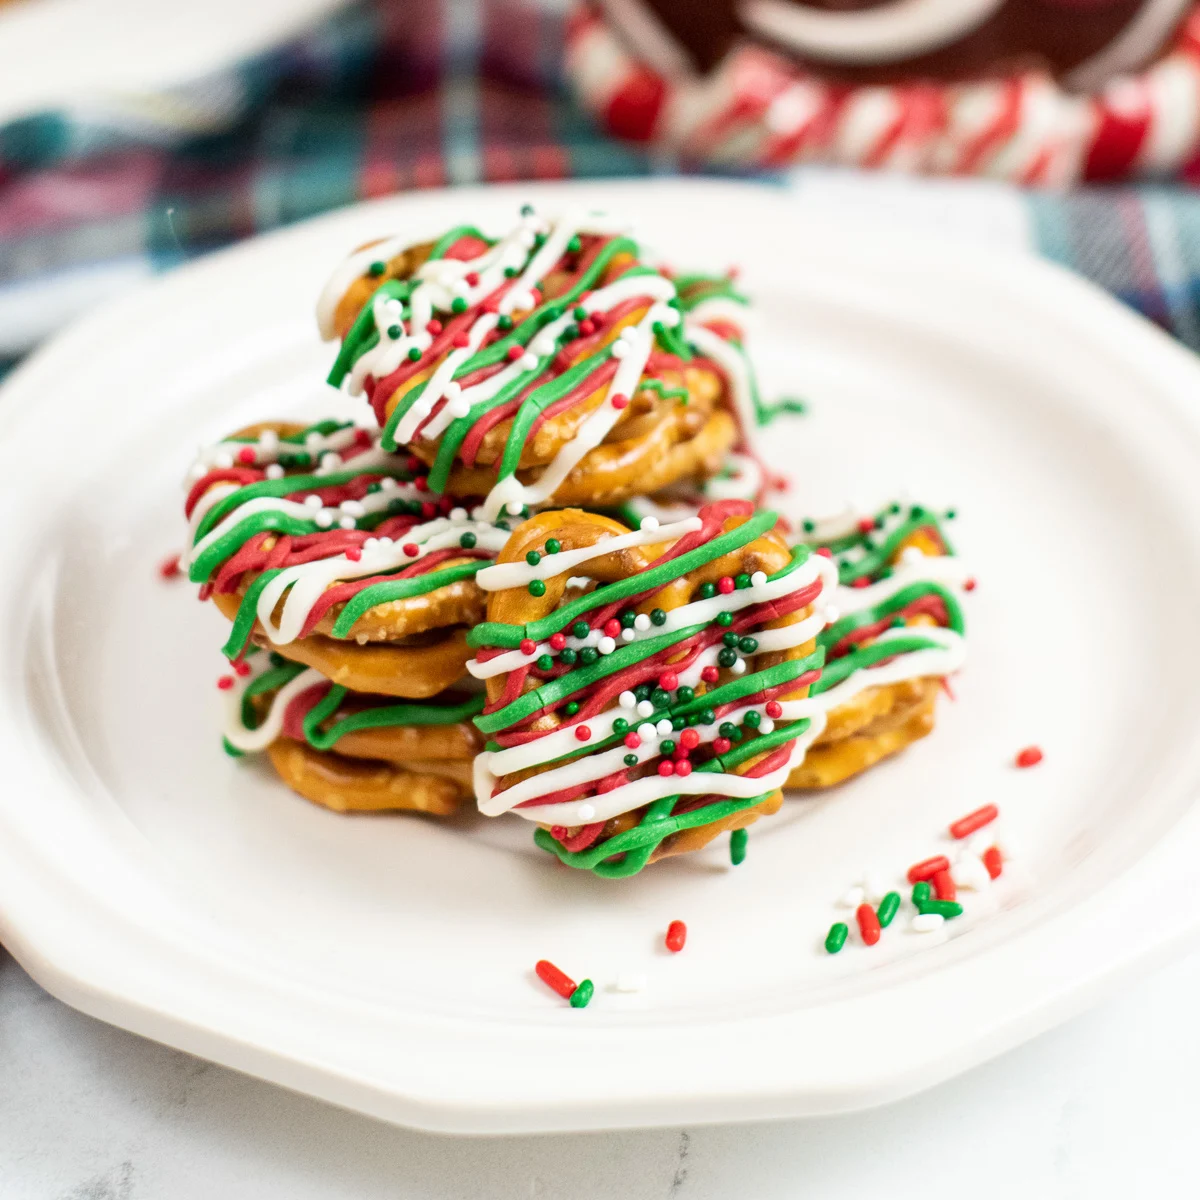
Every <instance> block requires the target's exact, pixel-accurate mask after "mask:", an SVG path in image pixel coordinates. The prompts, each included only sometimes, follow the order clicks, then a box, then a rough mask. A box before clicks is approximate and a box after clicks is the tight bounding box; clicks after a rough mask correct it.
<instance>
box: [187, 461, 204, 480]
mask: <svg viewBox="0 0 1200 1200" xmlns="http://www.w3.org/2000/svg"><path fill="white" fill-rule="evenodd" d="M189 474H190V475H191V477H192V478H193V479H203V478H204V476H205V475H207V474H208V468H207V467H206V466H205V465H204V464H203V463H202V462H198V463H197V464H196V465H195V466H194V467H193V468H192V469H191V471H190V472H189Z"/></svg>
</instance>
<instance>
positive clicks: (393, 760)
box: [225, 655, 482, 816]
mask: <svg viewBox="0 0 1200 1200" xmlns="http://www.w3.org/2000/svg"><path fill="white" fill-rule="evenodd" d="M254 661H256V662H258V663H259V664H260V667H261V669H260V670H258V671H253V670H252V672H251V674H250V675H248V676H246V677H244V678H243V679H241V680H239V683H238V685H237V686H236V688H235V689H232V690H231V692H230V696H229V699H228V710H227V720H226V731H225V747H226V749H227V750H228V751H229V752H230V753H231V754H234V755H241V754H244V753H248V752H254V751H261V750H265V751H266V753H267V756H268V757H269V758H270V760H271V764H272V765H273V766H274V768H275V770H276V771H277V772H278V773H279V775H280V777H281V778H282V779H283V781H284V782H285V783H286V784H287V785H288V786H289V787H290V788H291V789H292V790H293V791H295V792H298V793H299V794H300V795H301V796H304V797H305V798H306V799H308V800H311V801H313V803H315V804H320V805H323V806H324V807H326V808H330V809H333V810H335V811H337V812H379V811H384V810H408V811H415V812H425V813H431V814H433V815H436V816H449V815H450V814H451V813H453V812H455V811H456V810H457V809H458V807H459V805H460V803H461V802H462V801H463V800H464V799H465V798H466V797H468V796H469V795H470V794H471V760H472V759H473V757H474V756H475V754H476V752H477V751H478V749H479V746H480V742H481V740H482V739H481V738H480V737H479V734H478V733H477V732H476V730H475V727H474V726H473V725H472V724H471V722H470V719H469V718H470V716H471V715H472V714H474V713H476V712H478V711H479V709H480V708H481V707H482V698H481V697H479V696H477V695H476V696H472V695H467V694H459V695H455V694H453V693H448V694H445V695H442V696H440V697H438V698H437V700H436V701H435V703H433V704H430V705H412V704H395V703H393V702H391V701H390V700H387V699H385V698H383V697H379V696H363V695H357V694H355V693H353V692H349V691H347V689H345V688H343V687H339V686H337V685H330V683H329V682H328V681H327V680H326V679H325V678H324V677H323V676H322V675H321V674H320V673H319V672H317V671H315V670H313V669H312V668H308V669H305V668H303V667H301V666H299V665H297V664H294V663H290V662H288V661H287V660H285V659H283V658H281V657H279V656H276V655H273V656H267V655H257V656H255V660H254Z"/></svg>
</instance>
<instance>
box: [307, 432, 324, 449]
mask: <svg viewBox="0 0 1200 1200" xmlns="http://www.w3.org/2000/svg"><path fill="white" fill-rule="evenodd" d="M324 440H325V439H324V438H322V437H321V435H320V434H319V433H315V432H314V433H310V434H309V435H308V436H307V437H306V438H305V439H304V448H305V450H317V449H319V448H320V446H321V443H322V442H323V441H324Z"/></svg>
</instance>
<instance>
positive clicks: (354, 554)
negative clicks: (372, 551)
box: [346, 546, 362, 562]
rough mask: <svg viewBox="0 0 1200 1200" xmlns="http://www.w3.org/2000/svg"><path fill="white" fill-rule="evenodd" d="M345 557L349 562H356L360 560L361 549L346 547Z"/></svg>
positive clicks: (359, 547) (358, 547)
mask: <svg viewBox="0 0 1200 1200" xmlns="http://www.w3.org/2000/svg"><path fill="white" fill-rule="evenodd" d="M346 557H347V558H348V559H349V560H350V561H351V562H358V560H359V559H360V558H362V547H361V546H348V547H347V548H346Z"/></svg>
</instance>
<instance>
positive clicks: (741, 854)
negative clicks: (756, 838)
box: [729, 829, 750, 867]
mask: <svg viewBox="0 0 1200 1200" xmlns="http://www.w3.org/2000/svg"><path fill="white" fill-rule="evenodd" d="M749 840H750V835H749V834H748V833H747V832H746V831H745V830H744V829H735V830H734V831H733V832H732V833H731V834H730V835H729V861H730V862H731V863H733V865H734V866H735V867H740V866H741V865H742V863H743V862H745V861H746V843H747V842H748V841H749Z"/></svg>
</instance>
